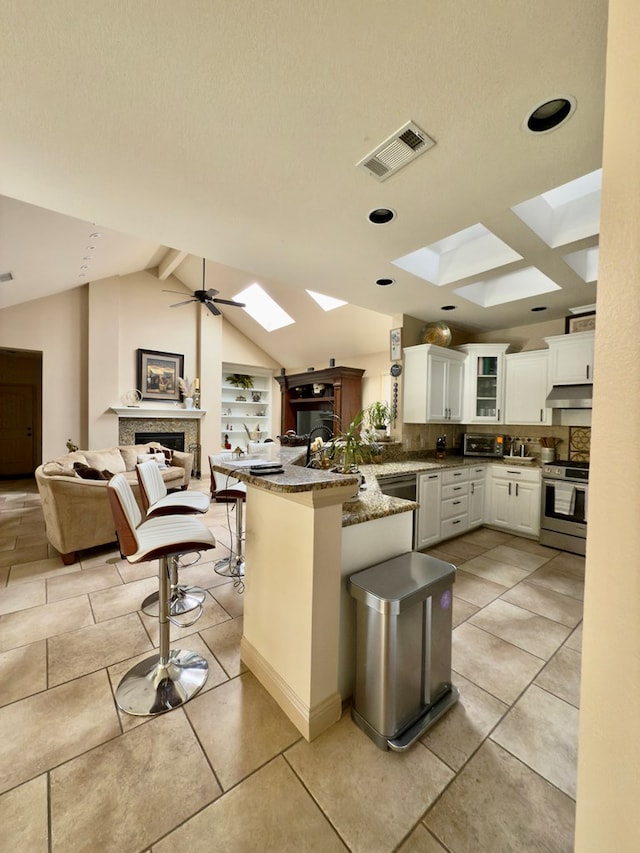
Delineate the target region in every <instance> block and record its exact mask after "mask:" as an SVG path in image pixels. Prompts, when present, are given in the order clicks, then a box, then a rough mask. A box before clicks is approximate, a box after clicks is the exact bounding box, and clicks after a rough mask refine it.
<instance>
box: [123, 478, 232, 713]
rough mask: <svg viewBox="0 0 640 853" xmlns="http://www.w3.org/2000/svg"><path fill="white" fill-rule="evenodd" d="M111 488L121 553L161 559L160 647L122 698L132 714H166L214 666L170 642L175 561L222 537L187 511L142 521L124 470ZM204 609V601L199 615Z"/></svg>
mask: <svg viewBox="0 0 640 853" xmlns="http://www.w3.org/2000/svg"><path fill="white" fill-rule="evenodd" d="M154 464H155V463H154ZM107 492H108V495H109V502H110V504H111V511H112V513H113V518H114V521H115V525H116V532H117V535H118V542H119V544H120V551H121V553H122V554H123V555H124V556H125V557H126V559H127V560H128V561H129V562H130V563H139V562H143V561H145V560H154V559H157V560H158V603H159V607H158V628H159V637H158V653H157V654H155V655H152V656H151V657H148V658H145V660H143V661H140V663H138V664H136V665H135V666H134V667H132V668H131V669H130V670H129V671H128V672H127V673H126V675H125V676H124V677H123V678H122V680H121V681H120V684H119V685H118V687H117V689H116V702H117V704H118V707H119V708H120V709H121V710H122V711H124V712H125V713H127V714H133V715H135V716H151V715H155V714H162V713H164V712H165V711H170V710H172V709H173V708H177V707H179V706H180V705H183V704H184V703H185V702H188V701H189V699H191V698H192V697H193V696H195V695H196V693H198V691H199V690H200V689H201V688H202V687H203V685H204V684H205V682H206V680H207V676H208V671H209V667H208V664H207V661H206V660H205V659H204V658H203V657H201V656H200V655H198V654H197V653H196V652H192V651H189V650H187V649H171V648H170V638H169V632H170V623H171V622H175V619H174V617H173V616H171V614H170V611H169V575H170V569H169V562H170V560H172V559H174V558H177V557H179V556H180V554H184V553H190V552H193V551H206V550H208V549H210V548H214V547H215V544H216V542H215V538H214V536H213V534H212V533H211V531H210V530H209V529H208V528H206V527H205V526H204V524H202V523H201V522H200V521H198V520H197V519H195V518H187V517H185V516H184V515H176V516H164V517H160V518H152V519H149V520H148V521H145V522H142V514H141V512H140V508H139V507H138V504H137V503H136V499H135V496H134V494H133V491H132V489H131V486H130V485H129V483H128V482H127V479H126V477H125V476H124V474H116V475H115V476H114V477H112V478H111V480H109V483H108V484H107ZM201 613H202V604H200V605H199V613H198V616H200V614H201ZM198 616H196V619H197V618H198ZM194 621H195V620H194Z"/></svg>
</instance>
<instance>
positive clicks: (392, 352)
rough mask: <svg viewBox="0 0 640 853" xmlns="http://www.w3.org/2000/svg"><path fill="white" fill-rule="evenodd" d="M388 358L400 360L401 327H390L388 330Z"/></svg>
mask: <svg viewBox="0 0 640 853" xmlns="http://www.w3.org/2000/svg"><path fill="white" fill-rule="evenodd" d="M389 358H390V359H391V361H400V360H401V358H402V329H391V331H390V332H389Z"/></svg>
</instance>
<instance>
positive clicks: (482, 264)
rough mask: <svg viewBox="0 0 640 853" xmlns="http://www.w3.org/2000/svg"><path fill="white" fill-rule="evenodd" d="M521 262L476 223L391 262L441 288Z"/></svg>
mask: <svg viewBox="0 0 640 853" xmlns="http://www.w3.org/2000/svg"><path fill="white" fill-rule="evenodd" d="M520 260H522V255H519V254H518V253H517V252H516V251H515V250H514V249H512V248H511V247H510V246H507V244H506V243H504V242H503V241H502V240H501V239H500V238H499V237H496V235H495V234H493V233H492V232H491V231H489V230H488V229H487V228H485V227H484V225H481V224H480V223H477V224H476V225H471V226H470V227H469V228H465V229H463V230H462V231H458V232H457V233H456V234H451V235H450V236H449V237H445V238H444V239H442V240H438V242H437V243H431V245H430V246H425V247H424V248H423V249H417V250H416V251H415V252H411V253H410V254H408V255H404V256H403V257H402V258H397V260H395V261H392V262H391V263H392V264H394V265H395V266H397V267H400V268H401V269H403V270H406V271H407V272H410V273H413V275H417V276H418V277H419V278H422V279H424V280H425V281H428V282H431V284H435V285H436V286H437V287H442V285H443V284H449V283H450V282H452V281H458V280H459V279H461V278H467V276H470V275H476V274H477V273H483V272H486V271H487V270H491V269H495V268H496V267H501V266H504V265H505V264H510V263H512V262H513V261H520Z"/></svg>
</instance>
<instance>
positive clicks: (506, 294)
mask: <svg viewBox="0 0 640 853" xmlns="http://www.w3.org/2000/svg"><path fill="white" fill-rule="evenodd" d="M561 289H562V288H561V287H560V286H559V285H558V284H556V283H555V281H552V280H551V279H550V278H548V277H547V276H546V275H544V273H541V272H540V270H538V269H536V268H535V267H525V269H521V270H516V271H515V272H511V273H505V274H504V275H501V276H497V277H496V278H490V279H487V280H486V281H477V282H476V283H475V284H467V285H465V286H464V287H459V288H457V290H455V291H454V293H457V294H458V296H462V298H463V299H467V300H468V301H469V302H473V303H475V304H476V305H481V306H482V307H483V308H492V307H493V306H494V305H504V303H505V302H515V301H516V300H518V299H527V298H529V297H530V296H540V294H542V293H550V292H551V291H552V290H561Z"/></svg>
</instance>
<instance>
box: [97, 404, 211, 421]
mask: <svg viewBox="0 0 640 853" xmlns="http://www.w3.org/2000/svg"><path fill="white" fill-rule="evenodd" d="M109 411H111V412H113V413H114V414H116V415H118V417H120V418H143V419H144V420H148V419H149V418H162V419H166V418H184V419H186V418H189V419H191V420H200V418H202V417H203V416H204V415H206V414H207V410H206V409H180V408H178V407H177V406H167V407H166V408H151V407H150V406H149V407H148V408H147V407H145V406H126V407H124V408H123V407H119V406H111V407H110V409H109Z"/></svg>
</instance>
